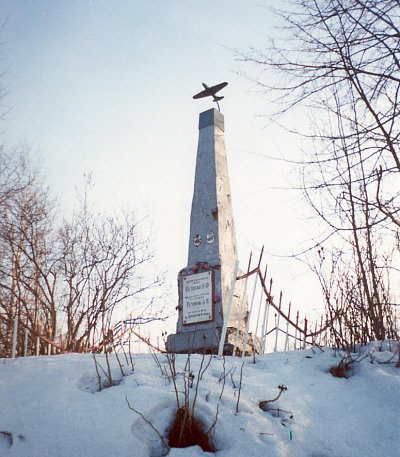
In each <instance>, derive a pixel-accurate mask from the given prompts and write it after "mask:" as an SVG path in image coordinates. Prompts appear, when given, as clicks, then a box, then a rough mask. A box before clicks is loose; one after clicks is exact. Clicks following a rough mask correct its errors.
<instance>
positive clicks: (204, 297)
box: [183, 271, 213, 325]
mask: <svg viewBox="0 0 400 457" xmlns="http://www.w3.org/2000/svg"><path fill="white" fill-rule="evenodd" d="M212 279H213V278H212V272H211V271H205V272H203V273H196V274H193V275H188V276H184V277H183V324H184V325H189V324H196V323H197V322H206V321H212V320H213V308H212V288H213V280H212Z"/></svg>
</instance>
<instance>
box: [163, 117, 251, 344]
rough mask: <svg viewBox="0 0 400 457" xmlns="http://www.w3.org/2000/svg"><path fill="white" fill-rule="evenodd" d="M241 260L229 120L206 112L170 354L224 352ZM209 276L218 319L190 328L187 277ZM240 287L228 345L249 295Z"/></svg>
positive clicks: (180, 274) (241, 323)
mask: <svg viewBox="0 0 400 457" xmlns="http://www.w3.org/2000/svg"><path fill="white" fill-rule="evenodd" d="M236 258H237V247H236V233H235V225H234V221H233V212H232V202H231V191H230V185H229V176H228V165H227V159H226V152H225V140H224V116H223V115H222V114H221V113H220V112H219V111H217V110H215V109H211V110H208V111H205V112H203V113H201V114H200V117H199V141H198V148H197V159H196V173H195V182H194V191H193V200H192V209H191V215H190V235H189V249H188V264H187V265H188V266H187V267H186V268H184V269H183V270H181V271H180V272H179V275H178V292H179V305H178V310H179V316H178V322H177V333H176V335H170V336H169V337H168V340H167V349H168V350H170V351H173V352H187V351H190V350H193V351H196V350H200V349H202V348H204V347H206V348H207V349H208V350H215V349H216V348H218V344H219V339H220V335H221V330H222V325H223V315H224V312H225V311H226V309H227V306H228V294H229V289H230V286H231V281H232V275H233V269H234V264H235V260H236ZM203 271H212V272H213V273H212V274H213V280H214V290H213V319H212V320H207V321H204V322H199V323H193V324H191V325H185V323H184V322H183V313H182V306H183V277H184V276H186V275H190V274H194V273H196V272H203ZM236 284H237V286H236V287H235V293H234V301H233V303H232V312H231V318H230V320H229V323H228V327H230V328H231V330H230V332H228V337H227V340H226V342H227V343H230V344H232V345H233V341H232V339H233V337H234V334H235V328H236V327H237V322H238V318H239V306H240V300H241V297H242V295H243V290H242V289H243V281H241V282H237V283H236ZM246 314H247V300H246V301H245V306H244V307H243V315H244V316H246ZM239 328H240V330H241V331H242V330H244V329H245V319H244V318H242V319H241V322H240V325H239ZM232 333H233V334H232ZM250 342H251V341H250Z"/></svg>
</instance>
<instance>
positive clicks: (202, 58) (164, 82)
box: [0, 0, 321, 309]
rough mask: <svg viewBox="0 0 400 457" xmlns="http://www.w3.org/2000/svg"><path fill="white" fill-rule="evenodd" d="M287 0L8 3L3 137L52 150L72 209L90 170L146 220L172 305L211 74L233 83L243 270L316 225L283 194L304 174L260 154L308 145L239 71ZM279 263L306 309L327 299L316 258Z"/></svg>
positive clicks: (234, 179)
mask: <svg viewBox="0 0 400 457" xmlns="http://www.w3.org/2000/svg"><path fill="white" fill-rule="evenodd" d="M279 3H280V2H275V1H272V0H270V1H265V0H261V1H260V0H258V1H246V2H244V1H239V0H238V1H232V0H229V1H218V0H202V1H197V2H194V1H193V2H187V1H183V0H182V1H176V0H175V1H167V0H159V1H143V0H140V1H133V0H132V1H127V0H126V1H116V0H113V1H111V0H107V1H106V0H104V1H98V0H91V1H90V0H79V1H75V0H68V1H61V0H58V1H41V0H35V1H22V0H21V1H19V0H0V4H1V16H2V17H3V18H5V19H6V22H5V26H4V28H3V31H2V42H3V43H4V44H3V46H2V47H1V51H0V52H1V54H0V55H1V61H0V64H1V65H2V67H3V68H4V69H5V70H6V74H5V76H4V77H3V81H4V83H5V84H6V86H7V90H8V92H9V95H8V96H7V98H6V100H5V102H6V104H7V106H8V107H10V112H9V113H8V115H7V120H6V121H5V122H3V124H2V126H3V142H4V143H6V144H7V145H9V146H15V145H18V144H19V143H21V142H25V143H27V144H29V145H30V147H31V149H32V150H33V152H34V154H35V155H38V156H40V157H41V158H42V160H43V168H44V173H45V175H46V179H47V182H48V184H49V186H50V188H51V190H52V193H53V195H54V196H56V197H57V198H58V199H59V201H60V208H62V210H63V211H69V210H70V209H71V207H72V204H73V203H72V202H73V201H74V198H75V195H76V187H77V186H78V187H79V186H80V185H82V182H83V174H84V173H89V172H91V173H92V176H93V183H94V191H93V201H94V203H95V205H96V207H97V208H98V209H99V210H104V211H115V210H117V209H118V208H132V209H133V210H135V211H136V212H137V215H138V217H143V216H148V220H149V226H151V237H152V240H153V247H154V249H155V250H156V259H157V267H158V268H160V269H161V270H166V271H167V280H168V282H169V283H172V287H173V292H174V293H173V294H172V296H171V308H173V307H174V306H175V304H176V301H177V291H176V290H175V281H176V275H177V273H178V271H179V270H180V269H181V268H183V267H185V266H186V261H187V247H188V236H189V217H190V206H191V198H192V191H193V179H194V167H195V158H196V149H197V135H198V130H197V127H198V115H199V113H200V112H201V111H205V110H207V109H209V108H211V107H212V103H211V102H210V101H209V100H205V99H203V100H199V101H197V100H193V99H192V96H193V95H194V94H195V93H196V92H199V91H200V90H201V89H202V87H201V83H202V82H205V83H207V84H210V85H211V84H215V83H218V82H221V81H228V82H229V85H228V87H226V88H225V89H224V93H223V95H225V97H226V98H225V99H224V100H223V101H222V103H221V111H222V112H223V114H224V116H225V142H226V149H227V156H228V165H229V171H230V181H231V189H232V199H233V211H234V217H235V223H236V232H237V239H238V247H239V255H240V263H241V267H242V268H243V269H245V268H246V265H247V260H248V256H249V253H250V251H251V250H253V251H255V252H257V251H258V250H259V249H260V248H261V246H262V244H265V249H266V251H267V252H269V253H275V254H280V255H284V254H288V253H290V252H292V251H298V250H301V249H302V248H303V247H304V246H305V245H306V241H307V240H308V239H309V237H310V234H311V233H312V232H313V230H314V228H315V227H314V225H313V224H315V222H313V221H312V220H307V219H306V218H304V217H303V216H304V214H305V209H304V205H303V204H302V202H301V195H300V193H298V192H296V191H293V190H284V188H286V187H290V186H291V185H295V184H296V179H297V176H296V172H295V171H294V170H291V169H290V168H289V167H288V166H287V165H283V164H282V163H281V162H277V161H272V160H268V159H266V158H265V157H263V156H262V155H269V156H277V157H280V156H282V155H287V153H288V152H290V153H291V154H294V155H296V150H297V149H298V148H299V145H298V143H297V142H296V140H295V139H294V138H292V137H289V136H288V135H284V134H283V133H282V131H280V130H277V129H276V128H274V127H267V124H268V122H267V119H266V118H265V117H264V115H265V114H266V113H267V112H268V110H269V106H268V105H267V102H266V101H265V98H264V97H263V96H262V94H260V93H259V91H258V90H257V88H256V85H255V84H254V83H251V82H250V81H249V80H247V79H246V78H244V77H242V76H240V75H239V74H238V72H239V73H240V72H248V73H250V74H252V75H254V74H255V73H254V72H253V70H252V69H251V68H250V67H249V66H247V65H245V64H243V63H241V62H238V61H237V59H236V57H235V52H234V49H239V50H246V49H248V48H249V47H250V46H254V47H256V48H260V47H263V46H264V45H265V43H266V40H267V37H268V36H269V35H273V34H274V30H273V26H274V18H273V16H272V14H271V12H270V11H269V9H268V6H271V5H273V6H278V5H279ZM263 77H268V75H263ZM298 153H299V154H300V151H299V152H298ZM275 187H278V188H281V189H280V190H276V189H274V188H275ZM268 263H269V265H270V270H269V271H270V272H271V274H272V276H273V278H274V282H275V284H277V288H283V290H284V296H286V297H287V300H292V302H293V304H294V306H295V307H296V308H297V307H298V308H300V309H310V308H314V307H318V306H319V304H320V302H321V299H320V294H319V289H318V285H317V283H316V280H315V279H314V278H313V276H312V275H311V273H308V271H307V268H306V267H305V266H303V265H301V264H299V263H298V262H296V261H294V260H288V259H279V258H276V257H273V256H271V255H269V256H268Z"/></svg>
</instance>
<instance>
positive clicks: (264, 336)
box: [262, 278, 273, 354]
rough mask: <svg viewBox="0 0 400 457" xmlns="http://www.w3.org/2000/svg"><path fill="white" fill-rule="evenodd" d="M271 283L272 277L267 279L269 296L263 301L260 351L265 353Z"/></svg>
mask: <svg viewBox="0 0 400 457" xmlns="http://www.w3.org/2000/svg"><path fill="white" fill-rule="evenodd" d="M272 284H273V281H272V278H271V280H270V281H269V296H268V298H267V300H266V303H265V311H264V322H265V325H264V324H263V333H262V335H263V343H262V351H263V354H265V347H266V345H267V329H268V318H269V308H270V301H269V300H270V298H269V297H271V294H272Z"/></svg>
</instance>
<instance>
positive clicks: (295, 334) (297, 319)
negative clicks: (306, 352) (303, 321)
mask: <svg viewBox="0 0 400 457" xmlns="http://www.w3.org/2000/svg"><path fill="white" fill-rule="evenodd" d="M298 326H299V311H297V314H296V328H295V331H294V349H295V350H296V349H297V328H298Z"/></svg>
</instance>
